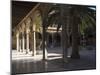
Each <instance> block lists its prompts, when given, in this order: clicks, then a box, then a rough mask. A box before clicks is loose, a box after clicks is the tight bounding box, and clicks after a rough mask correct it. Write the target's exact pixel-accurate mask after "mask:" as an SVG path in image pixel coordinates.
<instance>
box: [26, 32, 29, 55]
mask: <svg viewBox="0 0 100 75" xmlns="http://www.w3.org/2000/svg"><path fill="white" fill-rule="evenodd" d="M26 53H29V32H27V33H26Z"/></svg>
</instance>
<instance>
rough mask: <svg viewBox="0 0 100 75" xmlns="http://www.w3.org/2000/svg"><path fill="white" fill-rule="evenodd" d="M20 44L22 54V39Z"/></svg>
mask: <svg viewBox="0 0 100 75" xmlns="http://www.w3.org/2000/svg"><path fill="white" fill-rule="evenodd" d="M19 43H20V46H19V47H20V52H22V39H20V40H19Z"/></svg>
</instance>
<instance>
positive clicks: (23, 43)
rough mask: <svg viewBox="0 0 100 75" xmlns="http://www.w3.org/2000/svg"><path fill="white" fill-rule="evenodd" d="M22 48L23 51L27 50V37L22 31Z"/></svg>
mask: <svg viewBox="0 0 100 75" xmlns="http://www.w3.org/2000/svg"><path fill="white" fill-rule="evenodd" d="M22 49H23V52H24V51H25V37H24V33H22Z"/></svg>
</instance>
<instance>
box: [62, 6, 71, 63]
mask: <svg viewBox="0 0 100 75" xmlns="http://www.w3.org/2000/svg"><path fill="white" fill-rule="evenodd" d="M65 10H67V11H66V12H65ZM66 14H67V15H66ZM68 16H69V9H68V7H67V6H66V5H61V21H62V49H63V59H64V62H68V60H67V54H68V49H67V48H68V35H67V25H68V24H69V23H68V22H69V19H68Z"/></svg>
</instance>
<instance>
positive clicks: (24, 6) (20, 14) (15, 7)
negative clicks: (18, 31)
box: [11, 1, 37, 28]
mask: <svg viewBox="0 0 100 75" xmlns="http://www.w3.org/2000/svg"><path fill="white" fill-rule="evenodd" d="M36 4H37V3H36V2H25V1H12V2H11V22H12V28H14V27H16V26H17V25H18V23H19V22H20V21H21V20H22V19H23V18H24V17H25V16H26V15H27V14H28V13H29V12H30V11H31V10H32V8H34V6H35V5H36Z"/></svg>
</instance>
